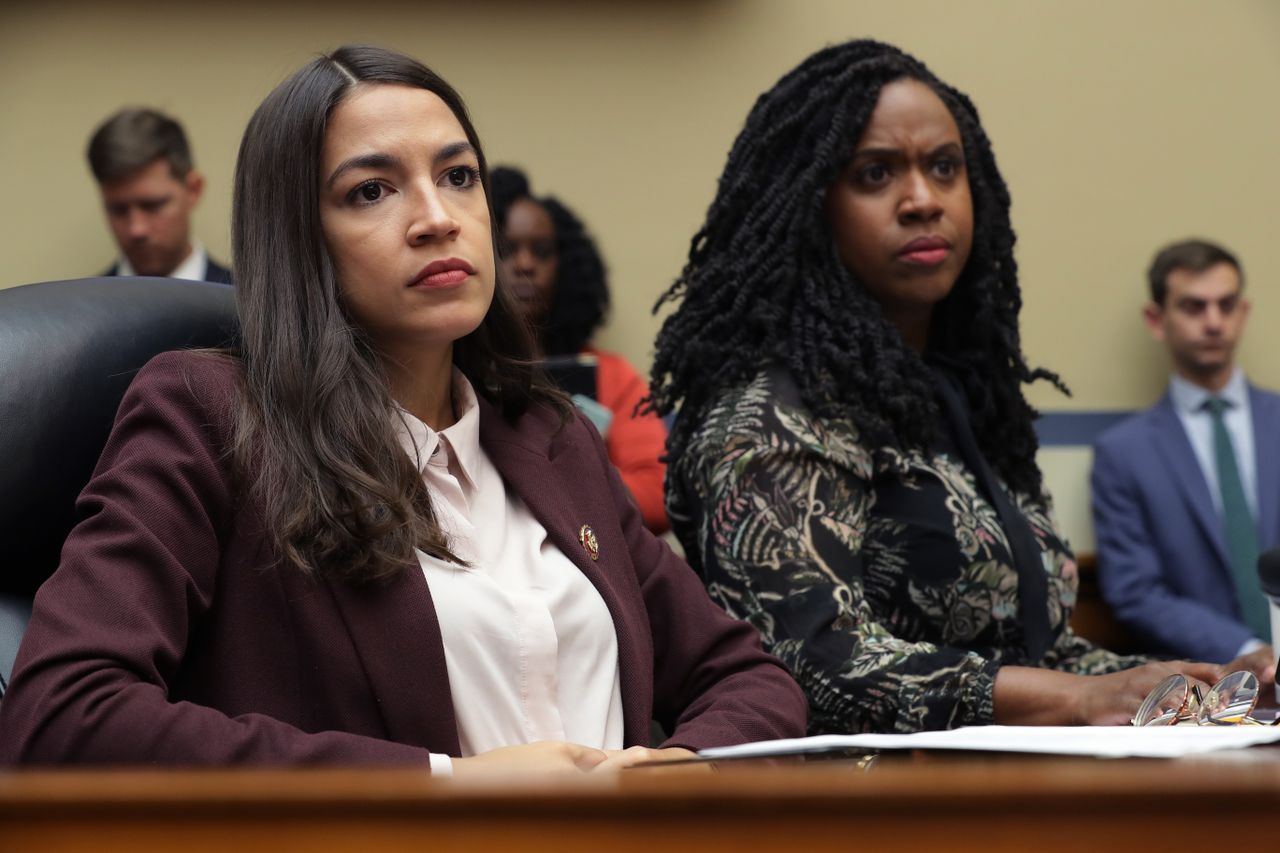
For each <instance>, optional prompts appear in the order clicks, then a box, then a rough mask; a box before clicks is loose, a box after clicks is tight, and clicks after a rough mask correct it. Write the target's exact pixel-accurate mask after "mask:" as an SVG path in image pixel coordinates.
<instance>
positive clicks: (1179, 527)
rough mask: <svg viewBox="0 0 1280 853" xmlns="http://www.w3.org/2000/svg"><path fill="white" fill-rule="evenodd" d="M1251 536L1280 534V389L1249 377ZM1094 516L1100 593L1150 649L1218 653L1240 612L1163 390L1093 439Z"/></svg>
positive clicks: (1272, 541) (1216, 526)
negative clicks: (1254, 532)
mask: <svg viewBox="0 0 1280 853" xmlns="http://www.w3.org/2000/svg"><path fill="white" fill-rule="evenodd" d="M1249 406H1250V408H1251V410H1252V415H1253V434H1254V446H1255V448H1256V454H1257V460H1256V461H1257V471H1258V541H1259V545H1260V546H1261V548H1262V549H1263V550H1266V549H1268V548H1273V547H1275V546H1276V545H1277V543H1278V542H1280V442H1277V441H1276V435H1277V431H1278V430H1280V395H1276V394H1272V393H1270V392H1267V391H1261V390H1259V389H1257V388H1255V387H1253V386H1252V385H1251V386H1249ZM1092 489H1093V523H1094V529H1095V531H1096V533H1097V537H1098V571H1099V580H1100V582H1101V585H1102V594H1103V597H1104V598H1105V599H1106V600H1107V603H1108V604H1110V605H1111V608H1112V610H1114V611H1115V614H1116V616H1117V617H1118V618H1119V619H1120V621H1121V622H1123V623H1124V624H1125V625H1126V626H1127V627H1129V628H1130V629H1131V630H1132V631H1134V633H1135V634H1137V635H1138V637H1139V638H1140V639H1141V640H1143V641H1145V643H1146V645H1147V646H1148V647H1150V648H1151V649H1152V650H1155V651H1159V652H1165V653H1168V654H1172V655H1177V656H1180V657H1186V658H1192V659H1198V660H1208V661H1213V662H1217V663H1223V662H1226V661H1229V660H1231V659H1232V658H1233V657H1235V655H1236V653H1237V652H1238V651H1239V650H1240V647H1241V645H1243V644H1244V642H1245V641H1246V640H1248V639H1249V638H1250V637H1251V636H1252V632H1251V631H1250V630H1249V629H1248V628H1247V627H1246V626H1245V625H1244V623H1243V622H1242V621H1241V616H1240V608H1239V605H1238V604H1237V603H1236V593H1235V581H1234V580H1233V577H1232V573H1231V565H1230V563H1229V558H1228V555H1227V544H1226V538H1225V536H1224V533H1223V528H1222V521H1221V517H1220V516H1219V515H1218V513H1217V511H1216V510H1215V509H1214V506H1213V498H1212V497H1211V496H1210V494H1209V486H1208V484H1207V483H1206V481H1205V479H1204V475H1203V474H1202V473H1201V471H1200V465H1199V463H1197V462H1196V458H1195V453H1194V451H1192V449H1191V442H1190V441H1189V440H1188V439H1187V434H1186V430H1185V429H1183V426H1182V422H1181V421H1180V420H1179V419H1178V414H1177V411H1176V410H1175V409H1174V407H1173V402H1172V401H1171V400H1170V399H1169V397H1168V395H1167V394H1166V395H1165V396H1164V398H1162V399H1161V400H1160V402H1159V403H1157V404H1156V405H1155V406H1154V407H1152V408H1150V409H1148V410H1146V411H1145V412H1140V413H1138V414H1136V415H1134V416H1133V417H1131V418H1129V419H1127V420H1125V421H1123V422H1122V423H1120V424H1118V425H1117V426H1115V427H1113V428H1112V429H1110V430H1107V431H1106V432H1105V433H1103V434H1102V435H1101V436H1100V437H1099V438H1098V441H1097V443H1096V444H1095V445H1094V460H1093V476H1092Z"/></svg>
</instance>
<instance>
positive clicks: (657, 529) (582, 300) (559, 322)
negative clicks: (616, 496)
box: [492, 166, 668, 533]
mask: <svg viewBox="0 0 1280 853" xmlns="http://www.w3.org/2000/svg"><path fill="white" fill-rule="evenodd" d="M492 182H493V212H494V214H495V215H496V217H497V226H498V231H499V233H500V235H501V241H500V242H501V244H502V261H501V265H502V270H503V273H504V274H505V275H506V279H507V281H509V282H510V283H511V289H512V291H513V292H514V293H515V295H516V297H517V304H518V305H520V307H521V308H522V309H523V311H524V315H525V318H526V319H527V320H528V321H529V324H530V325H531V326H532V327H533V333H534V343H535V345H536V347H537V349H538V352H539V354H540V355H541V356H542V357H543V358H544V359H548V361H547V362H546V363H547V364H548V365H556V367H553V368H552V370H553V377H554V375H555V374H554V371H555V370H561V371H568V380H569V383H573V382H575V381H576V377H577V375H578V374H579V373H580V372H581V369H582V368H587V369H589V371H590V373H589V375H590V376H591V377H592V378H593V379H594V381H593V382H591V383H590V385H591V387H590V388H589V389H587V390H589V391H590V392H591V393H590V394H584V393H575V394H574V395H573V401H574V402H575V403H576V404H577V405H578V406H579V407H581V408H582V409H583V411H584V413H585V414H586V415H587V416H588V417H590V418H591V420H592V422H593V423H594V424H595V426H596V428H597V429H598V430H600V435H601V437H603V438H604V446H605V450H606V451H608V453H609V461H610V462H612V463H613V464H614V465H615V466H616V467H617V469H618V473H619V474H620V475H621V476H622V482H623V483H625V484H626V486H627V489H629V490H630V492H631V496H632V497H634V498H635V499H636V505H637V506H639V507H640V514H641V515H642V516H644V523H645V524H646V525H647V526H648V528H649V529H650V530H652V531H653V532H654V533H662V532H664V531H666V530H667V527H668V525H667V513H666V510H665V509H664V508H663V480H664V479H665V477H666V473H667V466H666V465H664V464H663V463H662V461H661V459H662V455H663V453H664V452H665V450H666V443H667V428H666V426H664V425H663V423H662V420H661V419H660V418H659V417H658V416H657V415H655V414H654V413H653V412H652V411H649V410H648V409H647V408H645V407H643V406H642V402H643V401H644V400H645V399H647V398H648V396H649V385H648V383H647V382H645V380H644V377H642V376H641V375H640V374H639V373H637V372H636V369H635V368H634V367H632V366H631V364H630V363H629V362H628V361H627V360H626V359H624V358H623V357H622V356H620V355H618V354H617V353H614V352H609V351H607V350H601V349H598V348H596V347H595V346H593V345H592V343H591V338H592V336H593V335H595V333H596V330H597V329H599V328H600V326H601V324H602V323H604V318H605V314H606V313H607V312H608V310H609V285H608V282H607V280H606V275H605V266H604V261H603V260H602V259H601V257H600V252H599V250H598V249H597V248H596V242H595V240H593V239H592V237H591V235H590V234H589V233H587V229H586V228H585V227H584V226H583V224H582V221H581V220H580V219H578V217H577V216H575V215H574V213H573V211H571V210H570V209H569V208H568V207H566V206H565V205H564V204H563V203H562V202H561V201H560V200H559V199H556V198H552V197H550V196H535V195H534V194H533V192H532V190H530V189H529V180H528V178H526V177H525V175H524V173H523V172H521V171H519V170H518V169H512V168H510V167H504V166H499V167H497V168H495V169H494V170H493V181H492ZM566 390H570V391H572V390H575V389H574V388H573V387H568V388H566Z"/></svg>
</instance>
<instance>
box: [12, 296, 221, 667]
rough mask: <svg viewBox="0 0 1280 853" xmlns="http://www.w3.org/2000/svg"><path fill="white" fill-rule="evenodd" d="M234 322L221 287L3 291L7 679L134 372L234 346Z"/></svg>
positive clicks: (74, 519)
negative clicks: (153, 361) (167, 356)
mask: <svg viewBox="0 0 1280 853" xmlns="http://www.w3.org/2000/svg"><path fill="white" fill-rule="evenodd" d="M236 330H237V322H236V312H235V299H234V290H233V289H232V288H231V287H229V286H227V285H223V284H210V283H207V282H196V281H179V280H177V279H168V278H88V279H79V280H75V281H53V282H46V283H44V284H31V285H26V286H25V287H13V288H8V289H3V290H0V542H3V543H4V547H3V551H2V552H0V676H4V677H6V678H7V676H8V673H9V669H10V667H11V666H12V663H13V655H14V654H16V651H17V645H16V640H17V638H19V637H21V631H22V629H23V628H24V627H25V624H26V617H27V616H28V615H29V614H30V601H31V597H32V596H33V595H34V594H35V591H36V589H37V587H39V586H40V584H41V583H43V582H44V580H45V579H46V578H48V577H49V575H50V574H52V573H53V570H54V569H55V568H57V566H58V558H59V554H60V552H61V549H62V542H63V540H64V539H66V536H67V534H68V533H69V532H70V530H71V528H72V527H73V526H75V524H76V521H77V518H76V513H75V501H76V497H77V496H78V495H79V494H80V491H81V489H83V488H84V485H85V483H86V482H88V480H89V477H90V475H91V474H92V473H93V468H94V466H95V464H96V463H97V461H98V456H99V455H100V454H101V452H102V447H103V445H104V444H105V443H106V440H107V435H108V434H109V433H110V431H111V424H112V421H113V420H114V419H115V414H116V409H117V408H118V407H119V405H120V399H121V397H123V396H124V391H125V389H126V388H127V387H128V385H129V383H130V381H132V379H133V376H134V374H135V373H137V372H138V370H139V369H140V368H141V367H142V366H143V365H144V364H146V363H147V361H148V360H149V359H150V358H151V357H152V356H154V355H156V354H157V353H160V352H163V351H165V350H172V349H189V348H196V347H218V346H225V345H228V344H230V343H231V342H232V341H233V340H234V337H235V334H236Z"/></svg>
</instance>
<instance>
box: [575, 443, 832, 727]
mask: <svg viewBox="0 0 1280 853" xmlns="http://www.w3.org/2000/svg"><path fill="white" fill-rule="evenodd" d="M588 432H589V433H590V434H591V435H592V437H593V439H594V441H595V442H596V445H597V448H598V451H599V453H600V455H601V457H603V458H604V459H605V461H606V463H607V454H606V453H605V448H604V445H603V443H602V441H601V439H600V436H599V435H598V434H597V433H596V431H595V430H594V429H589V430H588ZM604 468H605V470H606V471H607V472H608V476H609V478H610V481H611V482H610V488H611V490H612V494H613V500H614V504H615V506H616V509H617V512H618V517H619V520H620V522H621V525H622V530H623V534H624V536H625V537H626V540H627V545H628V550H629V552H630V555H631V560H632V563H633V564H634V566H635V567H636V576H637V581H638V582H639V585H640V591H641V594H642V596H643V598H644V604H645V610H646V613H647V615H648V621H649V628H650V633H651V635H652V639H653V656H654V684H653V697H654V708H653V713H654V718H655V719H656V720H658V722H659V723H661V724H662V726H663V728H664V730H665V731H667V732H669V736H668V738H667V740H666V741H665V742H664V743H663V744H662V746H664V747H683V748H685V749H691V750H698V749H704V748H707V747H712V746H729V745H733V744H740V743H750V742H752V741H759V740H773V739H776V738H789V737H800V736H802V735H803V734H804V733H805V728H806V723H807V719H808V711H807V707H806V702H805V697H804V693H803V692H802V691H801V690H800V687H799V686H798V685H797V684H796V682H795V679H793V678H792V677H791V674H790V673H788V672H787V670H786V668H785V667H784V666H783V665H782V663H781V662H780V661H779V660H778V659H777V658H775V657H773V656H772V655H769V654H766V653H765V652H764V650H763V649H762V648H761V646H760V636H759V634H757V633H756V630H755V629H754V628H753V627H751V625H749V624H747V623H746V622H742V621H739V620H737V619H733V618H732V617H730V616H729V615H728V614H726V613H725V612H724V611H723V610H722V609H720V608H719V607H717V606H716V605H715V603H714V602H712V601H711V599H710V598H709V597H708V596H707V591H706V590H705V589H704V588H703V586H702V582H701V580H700V579H699V578H698V576H697V575H696V574H695V573H694V572H693V570H692V569H690V568H689V566H688V564H686V563H685V562H684V561H683V560H681V559H680V558H679V557H677V556H676V555H675V554H674V553H673V552H672V551H671V549H670V548H669V547H668V546H667V544H666V543H665V542H663V541H662V540H661V539H659V538H657V537H656V536H654V535H653V534H652V533H651V532H650V531H649V530H648V529H647V528H646V527H645V524H644V519H643V517H642V516H641V514H640V512H639V510H638V508H637V507H636V504H635V502H634V500H633V499H632V497H631V494H630V492H629V490H628V489H627V487H626V486H625V485H624V484H623V482H622V479H621V477H620V476H619V474H618V472H617V470H616V469H615V468H614V467H613V466H611V465H609V464H605V465H604Z"/></svg>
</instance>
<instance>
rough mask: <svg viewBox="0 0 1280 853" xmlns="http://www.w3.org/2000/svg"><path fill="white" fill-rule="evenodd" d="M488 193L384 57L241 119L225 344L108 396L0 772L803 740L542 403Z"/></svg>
mask: <svg viewBox="0 0 1280 853" xmlns="http://www.w3.org/2000/svg"><path fill="white" fill-rule="evenodd" d="M487 181H488V175H487V171H486V168H485V161H484V155H483V152H482V149H481V146H480V140H479V139H478V137H477V136H476V133H475V129H474V128H473V127H472V124H471V122H470V119H469V118H468V116H467V112H466V109H465V108H464V107H463V104H462V101H461V99H460V98H459V96H458V95H457V93H456V92H455V91H454V90H453V89H452V88H451V87H450V86H449V85H448V84H447V83H446V82H445V81H444V80H442V79H440V78H439V77H438V76H437V75H435V74H434V73H432V72H431V71H430V70H429V69H427V68H426V67H424V66H422V65H421V64H419V63H418V62H416V61H414V60H412V59H409V58H407V57H404V56H401V55H399V54H395V53H391V52H389V51H385V50H379V49H376V48H369V47H345V48H341V49H339V50H337V51H335V52H334V53H332V54H330V55H327V56H322V57H320V58H318V59H316V60H315V61H313V62H311V63H310V64H308V65H307V66H305V67H304V68H302V69H301V70H300V71H298V72H297V73H295V74H294V75H293V76H291V77H290V78H289V79H287V80H286V81H285V82H283V83H281V84H280V86H279V87H277V88H276V89H275V91H273V92H272V93H271V94H270V95H269V96H268V97H267V98H266V100H265V101H263V103H262V105H261V106H260V107H259V108H258V110H257V111H256V112H255V113H254V116H253V118H252V119H251V120H250V122H249V126H248V129H247V130H246V131H245V135H244V139H243V141H242V143H241V149H240V156H239V160H238V162H237V166H236V186H235V198H234V205H233V212H234V216H233V228H232V231H233V244H234V254H235V261H236V269H237V273H238V285H239V286H238V287H237V290H236V300H237V307H238V312H239V316H240V323H241V327H242V340H241V341H240V342H239V348H238V351H237V352H236V353H234V354H217V353H165V354H163V355H160V356H158V357H157V358H155V359H153V360H152V361H151V362H150V363H149V364H148V365H147V366H146V367H145V368H143V369H142V371H141V372H140V373H139V374H138V376H137V378H136V379H135V380H134V382H133V384H132V385H131V387H130V389H129V391H128V393H127V394H126V396H125V398H124V400H123V402H122V403H121V406H120V411H119V414H118V417H117V420H116V424H115V426H114V429H113V431H112V435H111V438H110V440H109V441H108V443H107V446H106V448H105V450H104V452H103V455H102V458H101V460H100V461H99V464H98V467H97V470H96V472H95V474H94V477H93V479H92V480H91V481H90V483H89V484H88V486H87V487H86V488H85V491H84V492H83V494H82V495H81V497H80V501H79V504H78V506H79V511H80V512H81V514H82V516H83V520H82V521H81V523H80V524H79V526H77V527H76V529H75V530H74V532H73V533H72V534H71V536H70V537H69V538H68V540H67V542H66V545H65V547H64V549H63V553H62V562H61V565H60V566H59V568H58V570H57V572H56V573H55V574H54V575H53V577H52V578H51V579H50V580H49V581H48V583H46V584H45V585H44V586H43V587H42V588H41V590H40V592H39V594H38V595H37V597H36V601H35V613H34V615H33V617H32V619H31V623H30V627H29V629H28V631H27V633H26V636H25V637H24V639H23V643H22V647H21V650H20V651H19V654H18V660H17V664H16V669H15V674H14V677H13V680H12V684H11V687H10V691H9V693H8V694H7V695H6V696H5V699H4V702H3V703H0V762H24V763H53V762H95V763H114V764H157V763H159V764H179V765H209V764H253V765H264V764H293V765H297V764H379V765H407V766H417V767H421V768H422V769H424V770H426V769H427V768H428V767H430V768H431V769H432V770H433V771H436V772H442V771H443V772H458V773H463V772H475V771H479V770H483V769H486V768H488V769H492V770H499V771H505V772H510V771H516V770H522V769H525V770H557V769H563V770H574V769H577V770H587V769H601V768H613V767H620V766H626V765H628V764H631V763H634V762H636V761H640V760H647V759H654V760H662V759H668V758H679V757H687V756H688V755H690V750H694V749H698V748H701V747H704V746H710V745H713V744H728V743H742V742H745V741H750V740H756V739H764V738H774V737H785V736H791V735H796V734H799V733H801V732H803V730H804V716H805V710H804V701H803V696H802V695H801V694H800V692H799V690H798V688H797V687H796V686H795V684H794V682H793V681H792V680H791V678H790V676H788V674H787V673H786V671H785V670H784V669H783V668H782V667H781V666H780V665H779V664H778V662H777V661H776V660H774V659H773V658H771V657H768V656H767V655H765V654H764V653H763V652H762V651H761V650H760V647H759V640H758V637H757V636H756V634H755V631H754V630H753V629H752V628H751V627H750V626H748V625H745V624H743V623H739V622H735V621H733V620H731V619H729V618H728V617H727V616H725V614H724V613H723V611H721V610H720V609H719V608H717V607H716V606H715V605H714V604H713V603H712V602H711V601H709V600H708V599H707V596H706V594H705V592H704V591H703V590H702V588H701V585H700V584H699V583H698V579H697V577H696V576H695V575H694V574H693V573H692V572H690V571H689V569H688V567H687V566H685V565H684V564H683V563H681V562H680V561H679V560H678V559H677V558H676V557H675V556H674V555H673V554H672V553H671V552H670V550H669V549H668V548H667V547H666V546H665V545H664V544H663V543H661V542H660V541H658V540H657V539H655V538H654V537H653V536H652V535H651V534H650V533H649V532H648V531H647V530H646V529H645V528H644V526H643V524H642V522H641V519H640V515H639V513H637V512H636V510H635V508H634V505H633V504H632V502H631V500H630V498H629V497H628V496H627V492H626V489H625V487H624V486H623V485H622V483H621V482H620V481H619V480H618V478H617V475H616V473H615V472H614V470H613V468H612V466H610V465H609V462H608V459H607V457H606V456H605V452H604V448H603V446H602V445H601V442H600V439H599V436H598V435H597V434H596V433H595V431H594V430H593V429H591V427H590V426H589V425H588V424H587V423H586V421H585V420H583V418H582V417H581V416H579V415H577V414H576V413H575V412H574V411H573V409H572V407H571V406H570V405H569V404H568V402H567V401H566V400H565V399H564V397H563V396H562V395H560V394H558V393H557V392H555V391H553V390H552V389H549V388H546V387H542V386H540V385H538V384H537V382H536V381H535V374H534V371H533V369H532V368H531V366H530V365H531V357H532V346H531V344H530V342H529V341H528V338H527V334H526V333H525V331H524V328H525V326H524V324H523V322H522V321H521V320H520V317H519V314H518V312H517V309H516V308H515V305H514V302H513V300H512V298H511V296H510V295H509V294H508V293H507V291H506V287H505V285H504V283H503V281H502V277H501V276H499V275H497V274H496V261H495V253H494V239H493V233H492V230H491V228H490V206H489V201H488V193H487ZM651 719H657V720H658V721H659V722H660V723H661V724H662V725H663V727H664V729H665V730H666V731H669V732H670V733H671V734H670V737H669V739H668V740H667V742H666V743H665V744H663V745H662V748H660V749H648V748H647V747H646V746H645V745H646V744H647V743H648V738H649V732H650V720H651Z"/></svg>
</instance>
